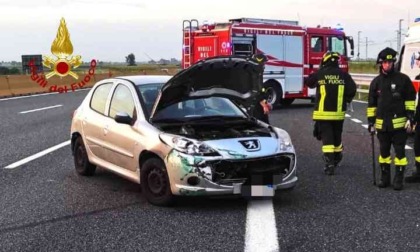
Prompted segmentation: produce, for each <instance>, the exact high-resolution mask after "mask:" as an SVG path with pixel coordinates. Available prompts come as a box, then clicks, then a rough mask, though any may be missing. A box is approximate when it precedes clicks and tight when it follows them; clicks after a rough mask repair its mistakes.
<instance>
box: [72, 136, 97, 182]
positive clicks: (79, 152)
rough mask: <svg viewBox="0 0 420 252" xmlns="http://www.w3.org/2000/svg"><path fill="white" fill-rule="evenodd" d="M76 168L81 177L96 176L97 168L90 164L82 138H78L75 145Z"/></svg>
mask: <svg viewBox="0 0 420 252" xmlns="http://www.w3.org/2000/svg"><path fill="white" fill-rule="evenodd" d="M74 166H75V168H76V171H77V173H79V174H80V175H83V176H92V175H94V174H95V170H96V166H95V165H94V164H92V163H90V162H89V158H88V155H87V152H86V148H85V145H84V144H83V140H82V137H78V138H77V139H76V142H75V144H74Z"/></svg>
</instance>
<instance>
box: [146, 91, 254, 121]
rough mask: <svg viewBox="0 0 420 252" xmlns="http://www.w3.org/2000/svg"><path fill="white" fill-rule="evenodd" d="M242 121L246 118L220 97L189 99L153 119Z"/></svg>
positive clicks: (169, 107)
mask: <svg viewBox="0 0 420 252" xmlns="http://www.w3.org/2000/svg"><path fill="white" fill-rule="evenodd" d="M206 118H208V119H211V118H219V119H229V118H233V119H244V118H247V116H246V115H245V114H244V113H243V112H242V110H241V109H240V108H239V107H238V106H236V105H235V104H234V103H233V102H232V101H230V100H229V99H227V98H222V97H209V98H198V99H190V100H185V101H182V102H178V103H175V104H173V105H171V106H168V107H166V108H164V109H162V110H160V111H158V112H157V113H156V114H155V115H154V118H153V121H154V122H157V121H167V122H170V121H178V122H181V121H194V120H202V119H206Z"/></svg>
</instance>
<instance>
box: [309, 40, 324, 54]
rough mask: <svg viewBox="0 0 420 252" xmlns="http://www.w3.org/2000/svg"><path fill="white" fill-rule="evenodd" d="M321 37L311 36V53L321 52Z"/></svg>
mask: <svg viewBox="0 0 420 252" xmlns="http://www.w3.org/2000/svg"><path fill="white" fill-rule="evenodd" d="M322 42H323V37H320V36H313V37H312V38H311V49H312V52H322Z"/></svg>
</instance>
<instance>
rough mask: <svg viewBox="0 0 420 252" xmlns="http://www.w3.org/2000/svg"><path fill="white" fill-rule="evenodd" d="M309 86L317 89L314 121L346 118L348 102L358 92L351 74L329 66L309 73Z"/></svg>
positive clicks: (307, 82) (307, 83)
mask: <svg viewBox="0 0 420 252" xmlns="http://www.w3.org/2000/svg"><path fill="white" fill-rule="evenodd" d="M305 84H306V85H307V86H308V87H309V88H315V87H316V88H317V89H316V100H315V102H316V103H315V110H314V112H313V114H312V119H313V120H314V121H320V120H321V121H323V120H327V121H339V120H344V118H345V112H346V110H347V103H350V102H351V101H352V100H353V98H354V95H355V94H356V83H355V82H354V81H353V79H352V78H351V76H350V74H348V73H346V72H343V71H342V70H341V69H340V68H338V67H334V66H327V67H323V68H321V69H319V70H318V71H317V72H314V73H312V74H311V75H309V77H308V79H307V81H306V83H305Z"/></svg>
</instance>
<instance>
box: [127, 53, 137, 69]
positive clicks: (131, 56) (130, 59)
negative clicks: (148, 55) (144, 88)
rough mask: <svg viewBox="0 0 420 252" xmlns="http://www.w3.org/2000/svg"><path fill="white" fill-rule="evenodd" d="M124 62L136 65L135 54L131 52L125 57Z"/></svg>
mask: <svg viewBox="0 0 420 252" xmlns="http://www.w3.org/2000/svg"><path fill="white" fill-rule="evenodd" d="M125 62H127V64H128V65H129V66H135V65H136V56H134V54H133V53H130V54H129V55H128V56H126V57H125Z"/></svg>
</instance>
